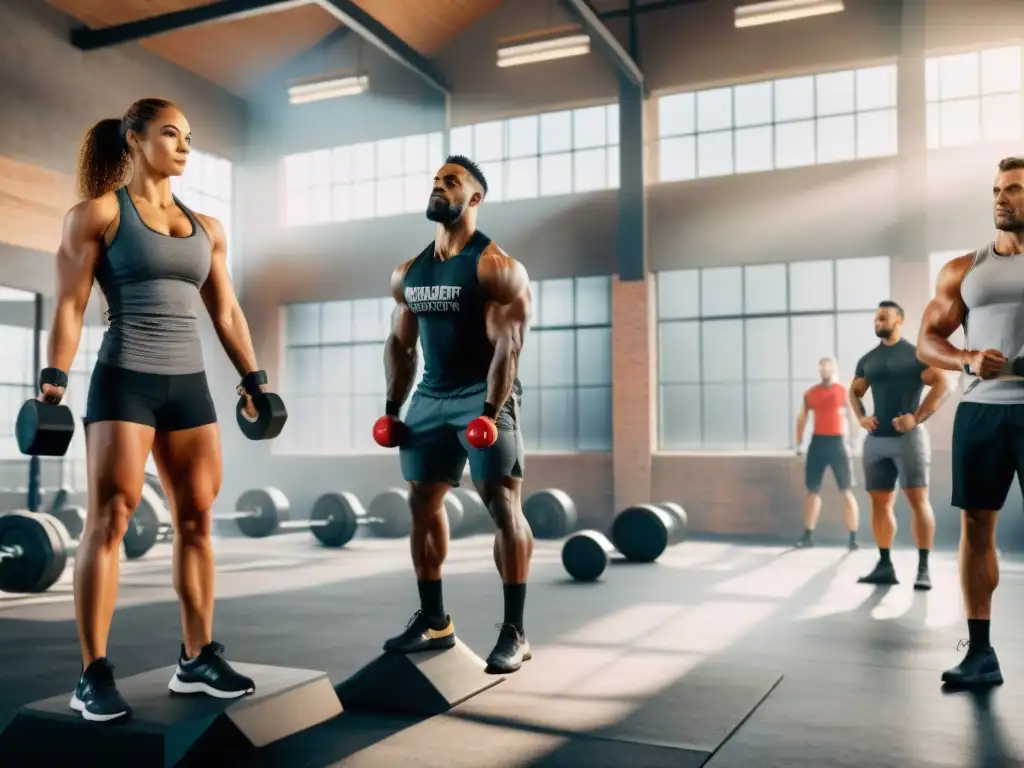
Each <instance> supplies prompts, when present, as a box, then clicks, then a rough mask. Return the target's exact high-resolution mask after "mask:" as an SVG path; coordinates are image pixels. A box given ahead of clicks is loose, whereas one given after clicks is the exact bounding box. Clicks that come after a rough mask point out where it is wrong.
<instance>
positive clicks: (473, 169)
mask: <svg viewBox="0 0 1024 768" xmlns="http://www.w3.org/2000/svg"><path fill="white" fill-rule="evenodd" d="M444 162H445V165H458V166H461V167H462V168H465V169H466V170H467V171H468V172H469V175H470V176H472V177H473V178H474V179H476V181H477V183H478V184H479V185H480V186H481V187H483V190H484V195H486V194H487V178H486V177H485V176H484V172H483V171H481V170H480V166H479V165H477V164H476V163H474V162H473V161H472V160H470V159H469V158H468V157H466V156H465V155H448V158H447V159H446V160H445V161H444Z"/></svg>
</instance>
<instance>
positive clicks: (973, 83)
mask: <svg viewBox="0 0 1024 768" xmlns="http://www.w3.org/2000/svg"><path fill="white" fill-rule="evenodd" d="M925 94H926V101H927V103H928V107H927V108H928V119H927V124H928V147H929V148H931V149H935V148H937V147H954V146H960V145H964V144H976V143H978V142H982V141H1016V140H1018V139H1020V138H1021V136H1022V133H1021V47H1020V46H1019V45H1013V46H1007V47H1004V48H990V49H988V50H984V51H974V52H971V53H956V54H949V55H947V56H935V57H932V58H929V59H927V61H926V63H925Z"/></svg>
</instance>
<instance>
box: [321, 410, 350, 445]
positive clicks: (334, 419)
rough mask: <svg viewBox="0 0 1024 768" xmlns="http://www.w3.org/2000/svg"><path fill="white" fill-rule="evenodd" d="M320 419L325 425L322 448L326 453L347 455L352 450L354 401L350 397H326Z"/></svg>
mask: <svg viewBox="0 0 1024 768" xmlns="http://www.w3.org/2000/svg"><path fill="white" fill-rule="evenodd" d="M321 408H322V412H321V414H320V418H321V420H322V421H323V423H324V426H325V429H324V431H323V435H322V440H321V443H320V444H321V447H322V449H323V451H324V453H346V452H348V451H350V450H352V400H351V398H348V397H325V398H324V399H323V401H322V403H321Z"/></svg>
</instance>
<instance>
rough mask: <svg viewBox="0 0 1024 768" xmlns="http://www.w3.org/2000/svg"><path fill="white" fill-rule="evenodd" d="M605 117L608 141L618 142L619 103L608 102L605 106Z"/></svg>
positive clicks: (610, 142) (611, 142)
mask: <svg viewBox="0 0 1024 768" xmlns="http://www.w3.org/2000/svg"><path fill="white" fill-rule="evenodd" d="M605 116H606V117H605V119H606V121H607V123H608V143H609V144H618V143H619V105H618V104H609V105H608V106H607V107H605Z"/></svg>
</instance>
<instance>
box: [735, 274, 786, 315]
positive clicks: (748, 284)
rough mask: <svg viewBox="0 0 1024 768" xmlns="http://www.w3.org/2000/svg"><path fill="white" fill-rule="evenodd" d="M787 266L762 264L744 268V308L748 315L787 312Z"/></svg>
mask: <svg viewBox="0 0 1024 768" xmlns="http://www.w3.org/2000/svg"><path fill="white" fill-rule="evenodd" d="M786 288H787V285H786V265H785V264H761V265H757V266H752V267H744V268H743V307H744V311H745V312H746V313H747V314H748V315H758V314H764V313H767V312H785V311H786V307H787V303H786Z"/></svg>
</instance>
